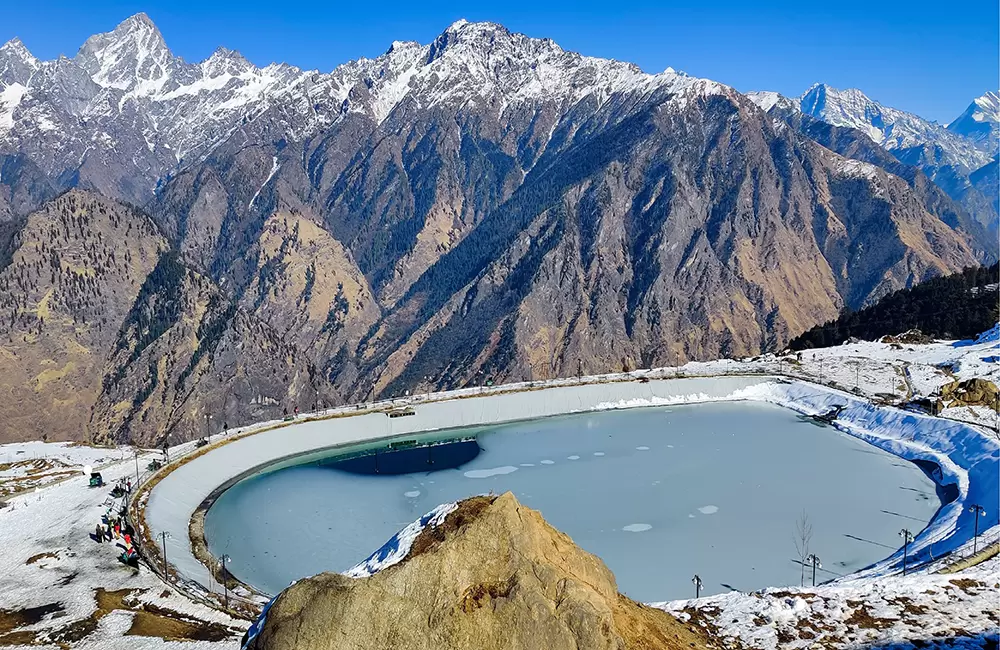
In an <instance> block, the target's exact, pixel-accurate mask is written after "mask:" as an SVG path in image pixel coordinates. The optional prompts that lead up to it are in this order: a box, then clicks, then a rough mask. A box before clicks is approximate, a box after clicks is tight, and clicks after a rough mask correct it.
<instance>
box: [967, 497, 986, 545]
mask: <svg viewBox="0 0 1000 650" xmlns="http://www.w3.org/2000/svg"><path fill="white" fill-rule="evenodd" d="M969 512H971V513H972V514H973V516H974V517H975V518H976V520H975V522H974V523H973V530H974V533H973V535H972V554H973V555H975V554H976V553H977V552H978V551H979V518H980V517H985V516H986V508H984V507H982V506H981V505H979V504H978V503H973V504H972V505H971V506H969Z"/></svg>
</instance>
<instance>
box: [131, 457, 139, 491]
mask: <svg viewBox="0 0 1000 650" xmlns="http://www.w3.org/2000/svg"><path fill="white" fill-rule="evenodd" d="M132 451H133V452H135V487H136V489H138V488H139V450H138V449H133V450H132Z"/></svg>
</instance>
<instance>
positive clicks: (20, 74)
mask: <svg viewBox="0 0 1000 650" xmlns="http://www.w3.org/2000/svg"><path fill="white" fill-rule="evenodd" d="M40 65H41V62H40V61H39V60H38V59H36V58H35V57H34V56H33V55H32V54H31V52H29V51H28V48H26V47H25V46H24V43H22V42H21V39H19V38H15V39H13V40H10V41H8V42H7V43H5V44H4V45H3V46H0V86H9V85H11V84H15V83H16V84H22V85H23V84H26V83H28V79H29V78H31V75H32V74H34V73H35V71H36V70H38V68H39V66H40Z"/></svg>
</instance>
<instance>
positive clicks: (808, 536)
mask: <svg viewBox="0 0 1000 650" xmlns="http://www.w3.org/2000/svg"><path fill="white" fill-rule="evenodd" d="M812 536H813V527H812V524H811V523H809V514H808V513H807V512H806V511H805V510H803V511H802V514H801V515H799V518H798V519H796V520H795V538H794V539H795V551H796V552H797V553H798V554H799V567H801V571H800V573H799V586H800V587H801V586H803V585H804V584H805V582H806V559H807V558H808V557H809V543H810V542H811V541H812Z"/></svg>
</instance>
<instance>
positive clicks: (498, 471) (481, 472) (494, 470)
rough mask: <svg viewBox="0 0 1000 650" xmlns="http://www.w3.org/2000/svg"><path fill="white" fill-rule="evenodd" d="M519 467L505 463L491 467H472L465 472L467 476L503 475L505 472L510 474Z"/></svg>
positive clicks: (487, 476) (486, 476)
mask: <svg viewBox="0 0 1000 650" xmlns="http://www.w3.org/2000/svg"><path fill="white" fill-rule="evenodd" d="M516 471H517V468H516V467H514V466H513V465H504V466H503V467H491V468H489V469H470V470H469V471H468V472H466V473H465V478H489V477H491V476H501V475H503V474H510V473H511V472H516Z"/></svg>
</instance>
